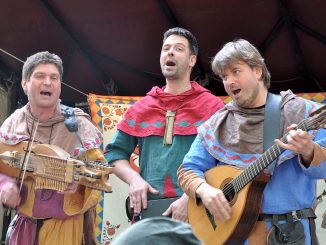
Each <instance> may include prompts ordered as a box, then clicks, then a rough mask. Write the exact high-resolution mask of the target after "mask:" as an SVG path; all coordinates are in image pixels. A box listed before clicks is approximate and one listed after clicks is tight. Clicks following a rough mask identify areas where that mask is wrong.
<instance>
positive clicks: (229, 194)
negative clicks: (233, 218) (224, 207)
mask: <svg viewBox="0 0 326 245" xmlns="http://www.w3.org/2000/svg"><path fill="white" fill-rule="evenodd" d="M223 193H224V196H225V197H226V199H227V200H228V202H232V201H233V199H234V196H235V191H234V187H233V185H232V184H231V183H226V184H225V185H224V187H223Z"/></svg>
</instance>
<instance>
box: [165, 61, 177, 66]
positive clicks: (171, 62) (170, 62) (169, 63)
mask: <svg viewBox="0 0 326 245" xmlns="http://www.w3.org/2000/svg"><path fill="white" fill-rule="evenodd" d="M165 65H166V66H175V65H176V63H175V62H173V61H167V62H166V63H165Z"/></svg>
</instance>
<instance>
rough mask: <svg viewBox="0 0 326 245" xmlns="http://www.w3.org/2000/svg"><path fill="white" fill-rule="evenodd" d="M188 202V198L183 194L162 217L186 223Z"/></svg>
mask: <svg viewBox="0 0 326 245" xmlns="http://www.w3.org/2000/svg"><path fill="white" fill-rule="evenodd" d="M188 200H189V197H188V196H187V195H186V194H183V195H182V196H181V197H180V198H179V199H178V200H176V201H174V202H173V203H171V205H170V206H169V208H168V209H167V210H166V211H165V212H164V213H163V214H162V215H163V216H170V215H172V218H173V219H176V220H179V221H182V222H188Z"/></svg>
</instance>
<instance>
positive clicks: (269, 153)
mask: <svg viewBox="0 0 326 245" xmlns="http://www.w3.org/2000/svg"><path fill="white" fill-rule="evenodd" d="M297 129H302V130H304V131H307V129H308V127H307V125H306V120H302V121H301V122H300V123H299V124H298V126H297ZM287 135H288V134H286V135H284V136H283V137H282V138H281V139H280V141H282V142H283V143H285V144H287V143H288V141H287V139H286V137H287ZM284 151H285V149H284V148H282V147H280V146H279V145H277V144H274V145H272V146H271V147H270V148H268V149H267V150H266V151H265V152H264V153H263V155H261V156H260V157H259V158H258V159H256V160H255V161H254V162H253V163H252V164H251V165H250V166H249V167H247V168H246V169H245V170H244V171H243V172H242V173H241V174H239V175H238V176H237V177H236V178H235V179H233V180H232V181H231V184H232V185H233V187H234V191H235V192H239V191H241V190H242V189H243V187H245V186H246V185H247V184H249V183H250V182H251V181H252V180H253V179H254V178H255V177H256V176H257V175H258V174H260V173H261V172H262V171H263V170H264V169H265V168H266V167H268V166H269V165H270V164H271V163H272V162H273V161H274V160H275V159H276V158H277V157H278V156H279V155H281V154H282V152H284Z"/></svg>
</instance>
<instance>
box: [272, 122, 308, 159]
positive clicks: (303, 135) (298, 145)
mask: <svg viewBox="0 0 326 245" xmlns="http://www.w3.org/2000/svg"><path fill="white" fill-rule="evenodd" d="M296 127H297V125H296V124H292V125H291V126H289V127H288V130H289V133H288V135H287V136H286V140H287V142H288V143H287V144H285V143H283V142H282V141H280V140H279V139H276V140H275V143H276V144H278V145H279V146H281V147H282V148H284V149H287V150H291V151H294V152H296V153H298V154H299V155H301V157H302V160H303V161H304V163H310V162H311V161H312V159H313V156H314V142H313V141H312V138H311V136H310V135H309V134H308V133H307V132H306V131H303V130H301V129H296Z"/></svg>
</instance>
